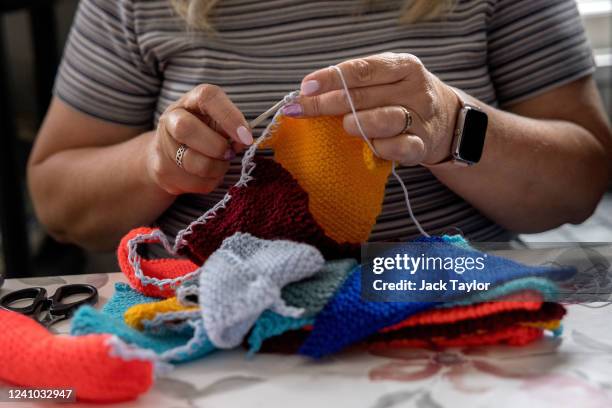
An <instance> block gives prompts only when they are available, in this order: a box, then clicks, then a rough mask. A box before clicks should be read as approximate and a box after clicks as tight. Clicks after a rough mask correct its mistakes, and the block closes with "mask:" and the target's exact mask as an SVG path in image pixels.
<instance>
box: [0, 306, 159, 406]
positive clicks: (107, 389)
mask: <svg viewBox="0 0 612 408" xmlns="http://www.w3.org/2000/svg"><path fill="white" fill-rule="evenodd" d="M0 332H1V333H2V336H0V361H2V364H0V379H1V380H2V381H6V382H8V383H11V384H15V385H18V386H24V387H36V388H74V389H75V392H76V397H77V399H79V400H84V401H94V402H119V401H127V400H131V399H134V398H136V397H138V396H139V395H140V394H142V393H144V392H146V391H147V390H148V389H149V388H150V387H151V385H152V384H153V375H154V363H153V362H152V360H149V359H139V358H136V357H133V358H130V357H122V356H121V354H120V353H117V350H116V349H115V345H117V344H118V342H120V341H119V340H118V339H117V338H116V337H113V336H109V335H89V336H81V337H72V336H59V335H53V334H51V333H50V332H49V331H47V329H45V328H44V327H43V326H42V325H40V324H39V323H37V322H36V321H34V320H33V319H30V318H29V317H26V316H23V315H21V314H19V313H15V312H9V311H5V310H0ZM123 347H125V345H123ZM143 356H144V354H143Z"/></svg>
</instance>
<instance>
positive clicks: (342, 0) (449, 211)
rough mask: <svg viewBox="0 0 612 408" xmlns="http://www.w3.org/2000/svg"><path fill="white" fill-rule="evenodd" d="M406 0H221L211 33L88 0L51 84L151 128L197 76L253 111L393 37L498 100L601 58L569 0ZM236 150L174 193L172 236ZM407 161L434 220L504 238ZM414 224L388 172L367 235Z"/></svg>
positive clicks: (104, 113)
mask: <svg viewBox="0 0 612 408" xmlns="http://www.w3.org/2000/svg"><path fill="white" fill-rule="evenodd" d="M400 6H401V1H398V0H375V1H371V2H369V3H368V2H365V1H363V0H321V1H297V0H220V1H219V5H218V6H217V7H216V9H215V13H214V15H213V16H212V23H213V25H214V27H215V29H216V33H215V34H213V35H211V34H207V33H200V32H194V31H189V30H186V29H185V27H184V23H183V22H182V21H181V19H180V18H178V17H177V16H176V15H175V14H174V13H173V12H172V9H171V7H170V6H169V0H113V1H108V0H82V1H81V4H80V7H79V10H78V13H77V16H76V20H75V22H74V25H73V28H72V32H71V35H70V38H69V41H68V44H67V47H66V49H65V54H64V59H63V62H62V65H61V68H60V71H59V74H58V77H57V82H56V88H55V93H56V95H57V96H58V97H59V98H61V99H62V100H63V101H65V102H66V103H68V104H69V105H71V106H72V107H74V108H76V109H78V110H80V111H82V112H85V113H86V114H89V115H92V116H95V117H98V118H101V119H103V120H107V121H111V122H116V123H120V124H125V125H128V126H138V127H143V128H153V127H154V126H155V124H156V122H157V119H158V118H159V116H160V115H161V113H162V112H163V111H164V109H165V108H166V107H167V106H168V105H169V104H170V103H171V102H173V101H175V100H176V99H178V98H179V97H180V96H181V95H182V94H183V93H185V92H187V91H189V90H190V89H192V88H193V87H195V86H196V85H198V84H200V83H211V84H216V85H219V86H220V87H222V88H223V89H224V90H225V91H226V92H227V94H228V95H229V96H230V98H231V99H232V101H234V103H236V105H237V106H238V107H239V108H240V109H241V110H242V112H243V113H244V114H245V116H246V117H247V119H252V118H254V117H256V116H257V115H258V114H259V113H261V112H263V111H264V110H266V109H267V108H268V107H270V106H271V105H272V104H274V103H275V102H277V101H278V100H279V99H281V98H282V97H283V96H284V95H285V94H287V93H288V92H290V91H292V90H294V89H296V88H298V87H299V84H300V81H301V79H302V77H303V76H304V75H306V74H307V73H309V72H311V71H313V70H315V69H318V68H322V67H325V66H328V65H331V64H336V63H338V62H341V61H343V60H347V59H351V58H355V57H362V56H367V55H372V54H377V53H381V52H385V51H392V52H405V53H412V54H415V55H416V56H418V57H419V58H421V60H422V61H423V62H424V64H425V65H426V66H427V68H428V69H429V70H430V71H432V72H433V73H435V74H437V75H438V76H439V77H440V78H441V79H442V80H444V81H446V82H447V83H448V84H450V85H453V86H455V87H458V88H461V89H462V90H464V91H465V92H468V93H470V94H472V95H473V96H475V97H477V98H479V99H480V100H481V101H483V102H485V103H487V104H491V105H494V106H501V107H504V106H507V105H510V104H512V103H515V102H518V101H521V100H524V99H527V98H530V97H532V96H534V95H537V94H539V93H542V92H544V91H546V90H548V89H551V88H554V87H557V86H560V85H562V84H565V83H569V82H571V81H573V80H575V79H577V78H579V77H582V76H585V75H588V74H590V73H592V72H593V70H594V63H593V59H592V55H591V50H590V47H589V45H588V43H587V40H586V38H585V34H584V29H583V27H582V25H581V21H580V17H579V15H578V11H577V8H576V5H575V3H574V1H573V0H462V1H459V2H458V4H457V5H456V7H455V9H454V11H453V12H452V13H451V14H449V15H448V16H447V17H446V18H444V19H441V20H440V21H436V22H424V23H417V24H408V25H406V24H400V23H398V17H399V9H400ZM261 129H262V128H259V129H256V131H255V134H256V135H257V133H258V131H259V132H260V131H261ZM263 154H267V155H269V154H270V153H269V152H268V153H263ZM239 160H240V159H239V158H238V159H236V160H235V161H234V162H233V163H232V166H231V169H230V171H229V173H228V175H227V177H226V179H225V182H224V183H223V185H222V186H221V187H220V188H219V189H217V190H216V191H214V192H213V193H211V194H208V195H191V194H190V195H184V196H181V197H179V198H178V199H177V200H176V202H175V204H174V205H172V206H171V207H170V208H169V209H168V210H167V211H166V213H165V214H163V216H162V217H161V218H160V219H159V220H158V224H159V225H160V226H161V227H162V229H163V230H164V231H165V232H166V233H167V234H168V235H171V236H174V235H175V234H176V232H177V231H178V230H179V229H181V228H183V227H185V226H186V225H187V224H188V223H189V222H190V221H191V220H193V219H194V218H196V217H198V216H199V215H201V213H202V212H203V211H205V210H206V209H207V208H209V207H211V206H212V205H214V203H216V202H217V201H218V200H219V199H220V198H221V197H222V196H223V194H224V192H225V191H226V190H227V188H229V187H230V186H231V185H232V184H233V183H234V182H235V181H236V180H237V179H238V174H239V169H240V161H239ZM399 173H400V175H401V177H402V178H403V179H404V180H405V181H406V184H407V186H408V188H409V191H410V195H411V199H412V203H413V207H414V210H415V214H416V216H417V218H418V219H419V220H420V222H421V223H422V224H423V226H424V228H425V229H426V230H427V231H429V232H430V233H435V234H438V233H443V232H453V231H456V230H457V229H459V230H461V231H462V232H463V233H464V234H465V235H466V236H467V237H468V238H469V239H471V240H474V241H486V240H488V241H492V240H503V239H507V237H508V234H507V233H506V232H505V231H504V230H503V229H502V228H501V227H499V226H497V225H496V224H495V223H493V222H492V221H490V220H488V219H487V218H485V217H484V216H483V215H481V214H480V213H479V212H478V211H477V210H476V209H474V208H473V207H472V206H471V205H470V204H469V203H467V202H466V201H464V200H463V199H462V198H460V197H459V196H457V195H455V194H454V193H453V192H452V191H450V190H449V189H448V188H446V187H445V186H444V185H443V184H441V183H440V182H439V181H438V180H437V179H436V178H435V177H434V176H433V175H432V174H431V173H430V172H429V171H428V170H427V169H425V168H423V167H409V168H401V169H400V170H399ZM484 188H486V186H483V189H484ZM417 234H418V232H417V229H416V227H415V226H414V225H413V224H412V223H411V221H410V219H409V217H408V215H407V212H406V208H405V205H404V201H403V196H402V193H401V190H400V187H399V185H398V183H397V182H395V181H394V180H390V181H389V183H388V186H387V192H386V197H385V200H384V205H383V211H382V213H381V215H380V217H379V218H378V221H377V224H376V226H375V228H374V230H373V232H372V234H371V237H370V239H371V240H373V241H378V240H404V239H408V238H411V237H415V236H416V235H417Z"/></svg>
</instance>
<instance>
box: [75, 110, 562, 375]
mask: <svg viewBox="0 0 612 408" xmlns="http://www.w3.org/2000/svg"><path fill="white" fill-rule="evenodd" d="M262 140H263V139H262ZM260 147H263V148H271V149H273V151H274V157H273V159H264V158H258V157H256V158H254V159H249V155H248V154H247V155H245V157H246V159H244V160H243V172H242V175H241V178H240V181H239V182H238V183H237V184H236V185H235V186H233V187H232V188H230V190H229V192H228V194H227V195H226V196H225V197H224V199H223V200H222V201H221V202H220V203H219V204H218V205H217V206H215V207H213V208H212V209H211V210H209V211H206V212H205V213H204V214H203V215H202V216H201V217H200V218H198V219H197V220H194V222H192V223H191V224H190V225H189V226H188V227H187V228H186V229H185V230H184V231H185V233H184V234H183V233H180V234H179V235H178V236H177V238H176V239H175V242H174V244H172V243H171V242H169V240H168V239H167V237H165V236H164V235H163V234H162V233H161V232H160V231H159V230H157V229H155V228H148V227H145V228H137V229H134V230H132V231H130V232H129V233H128V234H127V235H126V236H125V237H124V238H123V239H122V241H121V243H120V245H119V248H118V251H117V255H118V260H119V265H120V267H121V270H122V271H123V272H124V274H125V275H126V277H127V279H128V282H129V286H127V285H124V284H119V285H118V286H117V287H116V292H115V294H114V296H113V297H112V298H111V299H110V300H109V302H108V303H107V304H106V306H105V307H104V308H103V309H102V310H101V311H98V310H95V309H93V308H91V307H88V306H85V307H83V308H81V309H80V310H79V311H78V312H77V313H76V315H75V317H74V318H73V323H72V334H74V335H78V336H91V335H104V334H112V335H114V336H115V338H118V339H120V341H122V342H124V343H126V344H128V345H131V346H133V347H136V348H139V349H143V350H148V351H150V352H153V353H155V355H156V358H157V359H158V360H159V361H162V362H170V363H182V362H185V361H191V360H195V359H199V358H202V357H204V356H206V355H207V354H209V353H211V352H213V351H215V350H218V349H227V348H233V347H236V346H238V345H240V344H244V345H245V346H246V347H247V348H248V349H249V352H250V353H251V354H253V353H256V352H258V351H260V350H271V351H290V352H297V353H299V354H302V355H305V356H309V357H312V358H321V357H324V356H327V355H330V354H333V353H337V352H339V351H342V350H344V349H346V348H348V347H353V346H359V347H368V348H390V347H393V348H395V347H452V346H470V345H484V344H508V345H514V346H520V345H524V344H528V343H530V342H532V341H535V340H537V339H539V338H540V337H541V336H542V335H543V334H544V333H545V331H550V332H551V333H554V334H558V333H560V327H561V326H560V321H561V318H562V317H563V315H564V313H565V309H564V308H563V307H562V306H561V305H559V304H557V303H554V300H555V296H554V295H555V293H556V291H557V287H556V285H555V283H553V280H554V279H557V278H559V277H560V275H563V274H564V273H566V274H567V273H570V271H567V270H566V271H560V270H558V269H555V268H552V267H531V266H526V265H521V264H518V263H516V262H512V261H509V260H506V259H503V258H499V257H495V256H489V258H488V263H487V266H488V267H491V268H492V269H491V271H490V272H489V275H490V276H488V278H489V279H488V281H490V282H491V283H492V286H493V289H492V290H489V291H488V292H486V293H480V294H476V295H473V296H470V297H465V296H463V297H461V296H458V294H457V293H449V294H448V295H449V296H448V297H446V298H443V299H441V301H437V302H432V301H414V302H392V303H384V302H372V301H367V300H364V299H363V298H362V297H361V287H360V285H361V275H362V273H363V271H362V266H361V265H358V264H357V262H356V259H357V258H358V257H359V249H360V245H361V244H363V243H365V242H366V241H367V239H368V237H369V235H370V233H371V230H372V228H373V226H374V224H375V222H376V219H377V217H378V216H379V214H380V212H381V209H382V202H383V199H384V193H385V185H386V183H387V179H388V177H389V174H390V173H391V170H392V164H391V163H390V162H387V161H383V160H380V159H378V158H376V157H375V156H374V155H373V153H372V152H371V151H370V150H369V148H368V146H367V145H366V144H365V143H364V142H363V141H362V140H360V139H359V138H355V137H353V136H350V135H348V134H347V133H346V132H345V131H344V130H343V127H342V119H341V118H338V117H321V118H315V119H307V120H302V119H291V118H287V117H282V116H280V117H276V118H275V120H274V121H273V124H272V126H271V127H270V132H269V133H268V134H267V136H266V138H265V141H263V144H261V146H260ZM251 157H252V156H251ZM424 242H430V243H432V244H434V243H435V244H436V248H437V250H443V251H446V252H448V253H449V254H451V255H452V256H466V255H474V253H473V251H474V250H473V249H472V248H470V247H469V245H468V244H467V242H465V241H464V240H462V239H461V238H457V237H434V238H431V239H428V240H425V241H424ZM134 243H136V245H140V244H142V243H147V244H156V243H162V244H164V247H165V248H166V249H168V250H169V252H171V254H170V255H169V257H168V258H165V259H145V257H144V256H142V255H141V253H140V252H138V251H137V250H135V249H134V248H135V245H134ZM451 295H452V296H451Z"/></svg>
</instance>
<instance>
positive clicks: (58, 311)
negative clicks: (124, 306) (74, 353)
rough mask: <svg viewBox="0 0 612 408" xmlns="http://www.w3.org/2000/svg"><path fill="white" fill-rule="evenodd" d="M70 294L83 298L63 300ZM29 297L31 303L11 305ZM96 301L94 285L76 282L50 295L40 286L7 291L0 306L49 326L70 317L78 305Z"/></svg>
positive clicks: (96, 295) (96, 294)
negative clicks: (69, 301)
mask: <svg viewBox="0 0 612 408" xmlns="http://www.w3.org/2000/svg"><path fill="white" fill-rule="evenodd" d="M72 295H85V298H83V299H79V300H77V301H75V302H71V303H64V302H63V300H64V299H65V298H66V297H68V296H72ZM29 299H31V300H32V303H31V304H29V305H28V306H24V307H16V306H11V305H12V304H14V303H15V302H18V301H20V300H29ZM97 301H98V290H97V289H96V288H95V287H93V286H91V285H86V284H82V283H76V284H71V285H63V286H60V287H59V288H57V290H56V291H55V293H54V294H53V295H52V296H50V297H48V296H47V290H46V289H45V288H42V287H33V288H25V289H20V290H16V291H14V292H10V293H7V294H6V295H4V296H3V297H2V298H1V299H0V307H2V308H3V309H6V310H10V311H13V312H17V313H21V314H24V315H26V316H30V317H31V318H33V319H34V320H36V321H37V322H39V323H40V324H42V325H43V326H45V327H47V328H49V327H51V325H53V324H55V323H57V322H59V321H61V320H64V319H68V318H70V317H71V316H72V314H73V313H74V312H75V311H76V310H77V309H78V308H79V307H80V306H82V305H85V304H90V305H93V304H95V303H96V302H97ZM43 312H44V313H43ZM41 314H42V315H41Z"/></svg>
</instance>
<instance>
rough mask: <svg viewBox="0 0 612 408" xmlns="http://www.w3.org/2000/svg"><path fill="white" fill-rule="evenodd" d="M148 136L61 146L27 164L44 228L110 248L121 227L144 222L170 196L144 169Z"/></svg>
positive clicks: (157, 212)
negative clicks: (101, 144)
mask: <svg viewBox="0 0 612 408" xmlns="http://www.w3.org/2000/svg"><path fill="white" fill-rule="evenodd" d="M153 136H154V132H147V133H143V134H141V135H140V136H137V137H134V138H131V139H129V140H127V141H125V142H122V143H118V144H114V145H110V146H104V147H88V148H75V149H68V150H63V151H60V152H57V153H55V154H53V155H51V156H49V157H47V158H45V159H44V160H42V161H40V162H33V163H30V165H29V171H28V182H29V186H30V191H31V194H32V196H33V201H34V204H35V208H36V211H37V214H38V216H39V218H40V219H41V221H42V222H43V224H45V225H46V227H47V228H48V230H49V231H50V233H51V234H52V235H53V236H54V237H56V238H57V239H59V240H62V241H69V242H77V243H79V244H80V245H83V246H86V247H89V248H92V249H100V250H106V249H112V248H113V247H114V245H115V244H116V243H117V241H118V240H119V239H120V237H121V236H122V235H123V234H124V233H125V231H126V230H128V229H130V228H132V227H135V226H139V225H147V224H150V223H151V222H153V221H154V220H155V219H156V218H157V217H158V216H159V215H160V214H161V213H162V212H163V211H164V210H165V209H166V208H168V207H169V206H170V204H171V203H172V202H173V200H174V196H173V195H171V194H168V193H167V192H166V191H164V190H162V189H161V188H159V186H157V185H156V184H155V183H153V182H152V181H151V180H150V177H149V175H148V174H147V170H146V165H145V160H146V154H144V153H143V151H145V149H146V146H147V145H148V144H149V141H150V138H152V137H153Z"/></svg>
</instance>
